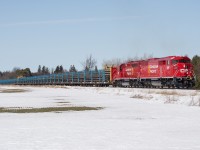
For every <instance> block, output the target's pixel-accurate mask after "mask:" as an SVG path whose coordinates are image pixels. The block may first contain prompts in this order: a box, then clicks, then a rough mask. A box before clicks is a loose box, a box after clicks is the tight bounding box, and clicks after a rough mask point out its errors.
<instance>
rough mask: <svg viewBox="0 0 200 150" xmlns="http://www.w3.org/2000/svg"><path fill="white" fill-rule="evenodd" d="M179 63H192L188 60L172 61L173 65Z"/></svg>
mask: <svg viewBox="0 0 200 150" xmlns="http://www.w3.org/2000/svg"><path fill="white" fill-rule="evenodd" d="M177 63H190V60H188V59H179V60H172V64H177Z"/></svg>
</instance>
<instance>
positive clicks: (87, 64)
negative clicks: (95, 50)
mask: <svg viewBox="0 0 200 150" xmlns="http://www.w3.org/2000/svg"><path fill="white" fill-rule="evenodd" d="M81 64H82V66H83V69H84V70H87V71H89V70H92V69H94V67H95V65H96V64H97V61H96V59H94V58H93V56H92V54H90V55H89V56H88V57H87V58H86V59H85V61H83V62H82V63H81Z"/></svg>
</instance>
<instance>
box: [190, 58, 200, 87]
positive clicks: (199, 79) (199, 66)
mask: <svg viewBox="0 0 200 150" xmlns="http://www.w3.org/2000/svg"><path fill="white" fill-rule="evenodd" d="M192 64H193V66H194V73H195V75H196V81H195V87H196V88H200V56H198V55H195V56H194V57H193V58H192Z"/></svg>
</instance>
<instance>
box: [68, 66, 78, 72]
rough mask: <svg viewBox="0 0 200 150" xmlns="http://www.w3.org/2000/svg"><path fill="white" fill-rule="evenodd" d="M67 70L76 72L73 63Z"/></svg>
mask: <svg viewBox="0 0 200 150" xmlns="http://www.w3.org/2000/svg"><path fill="white" fill-rule="evenodd" d="M69 72H77V70H76V68H75V66H74V65H71V66H70V68H69Z"/></svg>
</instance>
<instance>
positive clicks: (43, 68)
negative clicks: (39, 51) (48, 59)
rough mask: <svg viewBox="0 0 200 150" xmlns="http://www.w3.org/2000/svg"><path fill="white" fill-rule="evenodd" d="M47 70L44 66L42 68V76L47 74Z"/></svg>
mask: <svg viewBox="0 0 200 150" xmlns="http://www.w3.org/2000/svg"><path fill="white" fill-rule="evenodd" d="M45 70H46V67H45V66H43V67H42V74H45Z"/></svg>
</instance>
